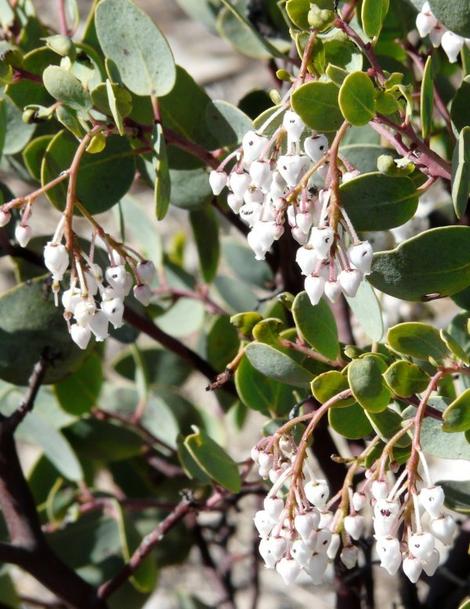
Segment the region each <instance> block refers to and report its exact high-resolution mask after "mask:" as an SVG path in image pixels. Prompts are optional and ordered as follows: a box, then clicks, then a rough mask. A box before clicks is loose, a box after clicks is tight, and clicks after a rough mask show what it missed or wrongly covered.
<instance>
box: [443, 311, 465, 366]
mask: <svg viewBox="0 0 470 609" xmlns="http://www.w3.org/2000/svg"><path fill="white" fill-rule="evenodd" d="M468 319H469V316H468V313H459V314H458V315H456V316H455V317H454V318H453V319H452V321H451V322H450V324H449V325H448V326H447V329H446V335H447V337H449V336H450V337H451V338H452V340H453V342H454V343H457V345H459V348H460V350H461V351H463V354H464V356H463V355H462V354H460V355H459V356H458V358H459V359H462V361H464V362H465V363H468V361H469V360H470V334H469V331H468ZM444 340H445V339H444ZM446 344H447V343H446ZM454 348H455V347H454Z"/></svg>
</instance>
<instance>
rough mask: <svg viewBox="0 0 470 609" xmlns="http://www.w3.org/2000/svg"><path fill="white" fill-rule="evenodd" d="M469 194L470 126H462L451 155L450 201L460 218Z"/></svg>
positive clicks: (465, 207)
mask: <svg viewBox="0 0 470 609" xmlns="http://www.w3.org/2000/svg"><path fill="white" fill-rule="evenodd" d="M469 195H470V127H464V128H463V129H462V131H461V132H460V133H459V140H458V142H457V145H456V147H455V150H454V154H453V156H452V203H453V204H454V210H455V215H456V216H457V218H461V217H462V216H463V215H464V213H465V210H466V209H467V205H468V197H469Z"/></svg>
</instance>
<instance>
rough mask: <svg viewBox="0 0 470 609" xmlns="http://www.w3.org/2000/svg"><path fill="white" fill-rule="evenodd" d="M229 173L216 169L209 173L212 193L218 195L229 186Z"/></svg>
mask: <svg viewBox="0 0 470 609" xmlns="http://www.w3.org/2000/svg"><path fill="white" fill-rule="evenodd" d="M227 180H228V177H227V174H226V173H224V172H223V171H216V170H215V169H214V170H213V171H211V172H210V174H209V184H210V187H211V189H212V193H213V194H214V195H215V196H217V195H220V193H221V192H222V191H223V189H224V188H225V187H226V186H227Z"/></svg>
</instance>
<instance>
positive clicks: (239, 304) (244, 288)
mask: <svg viewBox="0 0 470 609" xmlns="http://www.w3.org/2000/svg"><path fill="white" fill-rule="evenodd" d="M214 285H215V287H216V288H217V291H218V292H219V294H220V296H221V297H222V298H223V299H224V300H225V302H226V303H227V304H228V305H229V307H230V309H232V311H235V312H242V311H253V309H256V307H257V306H258V299H257V298H256V296H255V294H254V293H253V291H252V287H251V286H249V285H248V284H247V283H245V282H244V281H240V280H238V279H234V278H233V277H227V276H226V275H218V276H217V277H216V279H215V281H214Z"/></svg>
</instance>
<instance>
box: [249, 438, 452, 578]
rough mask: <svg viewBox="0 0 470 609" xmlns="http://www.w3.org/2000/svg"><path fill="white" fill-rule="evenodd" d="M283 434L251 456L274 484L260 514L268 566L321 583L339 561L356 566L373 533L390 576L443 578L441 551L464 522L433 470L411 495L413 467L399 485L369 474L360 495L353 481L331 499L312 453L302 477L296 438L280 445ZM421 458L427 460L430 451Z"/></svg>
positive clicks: (285, 575)
mask: <svg viewBox="0 0 470 609" xmlns="http://www.w3.org/2000/svg"><path fill="white" fill-rule="evenodd" d="M275 437H276V436H272V437H271V438H270V439H264V440H262V441H261V442H260V443H259V444H258V445H257V446H256V447H255V448H253V449H252V453H251V456H252V459H253V460H254V462H255V464H256V465H257V467H258V471H259V474H260V476H261V477H263V478H267V479H269V480H270V481H271V482H272V487H271V489H270V491H269V493H268V495H267V497H266V498H265V500H264V506H263V507H264V509H262V510H260V511H258V512H256V514H255V517H254V523H255V526H256V528H257V530H258V533H259V536H260V543H259V552H260V555H261V556H262V558H263V560H264V563H265V565H266V567H267V568H268V569H276V570H277V572H278V573H279V574H280V575H281V577H282V579H283V580H284V582H285V583H286V584H287V585H290V584H292V583H294V582H295V581H297V580H298V579H301V577H302V573H306V574H307V575H309V576H310V578H311V579H312V581H313V583H314V584H320V583H322V582H323V581H324V578H325V575H327V569H328V565H329V564H331V563H333V562H334V560H335V559H336V558H337V556H339V559H340V560H341V562H342V563H343V564H344V566H345V567H346V568H347V569H352V568H354V567H355V566H356V565H357V564H358V561H359V560H360V544H359V543H358V542H359V540H360V539H361V538H363V537H364V536H367V537H369V536H371V535H373V536H374V538H375V541H376V553H377V557H378V559H379V561H380V565H381V567H382V568H384V569H385V570H386V571H387V572H388V573H389V574H391V575H394V574H396V573H397V571H398V570H399V568H400V567H402V569H403V572H404V573H405V575H406V576H407V577H408V578H409V579H410V580H411V581H412V582H413V583H415V582H416V581H417V580H418V579H419V577H420V575H421V573H422V572H423V571H424V572H425V573H426V574H427V575H429V576H431V575H433V574H434V573H435V571H436V569H437V567H438V566H439V562H440V553H439V550H438V547H437V546H438V545H439V543H440V544H443V545H450V544H451V543H452V539H453V537H454V534H455V531H456V523H455V520H454V519H453V517H452V516H451V515H450V514H446V513H444V511H443V504H444V492H443V489H442V487H440V486H438V485H433V484H432V483H431V481H430V480H429V477H428V476H429V472H428V469H427V465H425V464H423V467H424V469H425V473H426V476H425V478H426V480H427V484H426V485H423V486H422V488H421V489H420V490H419V492H418V491H417V490H416V488H415V487H414V485H413V487H412V490H410V488H409V485H408V484H407V481H406V477H407V475H408V472H407V471H406V470H405V471H404V472H403V474H401V475H400V476H398V478H397V479H396V480H394V481H393V482H390V481H389V478H388V477H387V475H382V477H381V478H380V477H379V476H378V475H377V473H375V472H372V471H369V470H367V471H366V481H365V483H362V486H361V487H360V489H359V490H356V491H354V489H353V487H352V482H351V480H352V478H351V479H350V477H349V476H348V477H347V478H346V481H345V486H344V487H343V489H342V490H341V491H340V493H338V495H336V496H334V497H333V498H331V499H330V497H329V494H330V492H329V487H328V483H327V482H326V480H323V479H318V478H316V477H315V475H314V473H313V467H312V456H311V455H310V454H309V453H307V454H306V456H305V459H304V461H303V464H302V467H301V470H300V472H301V473H300V474H299V469H298V468H296V467H295V465H296V459H297V448H296V445H295V442H294V440H293V438H292V437H290V436H287V435H284V436H282V437H281V439H280V441H279V442H275V441H274V440H273V439H274V438H275ZM420 458H421V459H422V460H424V456H423V455H422V453H420ZM388 476H390V478H391V477H392V474H391V473H389V474H388Z"/></svg>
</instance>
